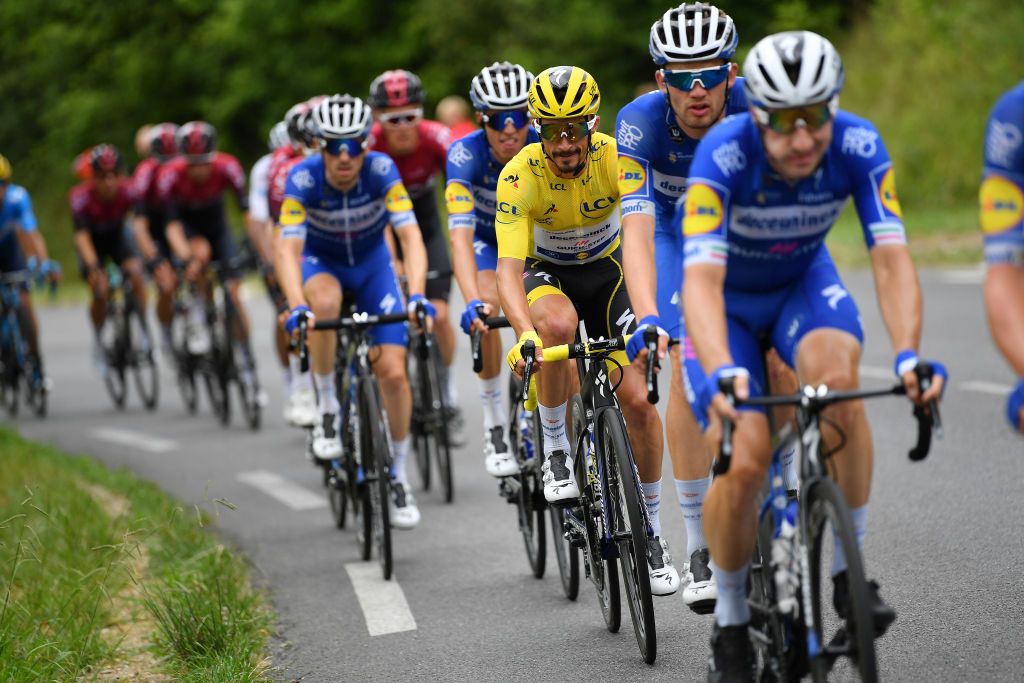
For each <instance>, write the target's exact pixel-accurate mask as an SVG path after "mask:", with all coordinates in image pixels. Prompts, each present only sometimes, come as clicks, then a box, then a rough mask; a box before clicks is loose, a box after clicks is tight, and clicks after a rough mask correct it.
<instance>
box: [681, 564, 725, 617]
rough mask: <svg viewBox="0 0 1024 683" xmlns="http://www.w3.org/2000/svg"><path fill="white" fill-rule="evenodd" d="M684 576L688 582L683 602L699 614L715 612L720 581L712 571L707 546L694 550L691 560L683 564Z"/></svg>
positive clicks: (684, 590)
mask: <svg viewBox="0 0 1024 683" xmlns="http://www.w3.org/2000/svg"><path fill="white" fill-rule="evenodd" d="M683 576H684V580H685V583H686V588H684V589H683V602H685V603H686V606H687V607H689V608H690V609H691V610H693V611H694V612H696V613H697V614H710V613H711V612H714V611H715V603H716V602H717V601H718V583H717V582H716V581H715V577H714V575H712V573H711V567H710V566H709V558H708V550H707V548H700V549H698V550H695V551H693V555H691V556H690V561H689V562H687V563H686V564H685V565H683Z"/></svg>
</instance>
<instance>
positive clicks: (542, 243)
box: [494, 133, 620, 265]
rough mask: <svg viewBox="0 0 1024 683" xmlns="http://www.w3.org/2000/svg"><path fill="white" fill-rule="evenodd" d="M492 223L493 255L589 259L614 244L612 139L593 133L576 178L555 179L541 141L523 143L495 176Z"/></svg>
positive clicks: (616, 194)
mask: <svg viewBox="0 0 1024 683" xmlns="http://www.w3.org/2000/svg"><path fill="white" fill-rule="evenodd" d="M497 203H498V208H497V214H496V215H495V220H494V227H495V232H496V233H497V237H498V257H499V258H501V257H510V258H517V259H523V260H524V261H525V260H526V259H527V258H538V259H541V260H543V261H548V262H550V263H557V264H561V265H572V264H583V263H591V262H593V261H596V260H597V259H599V258H601V257H603V256H607V255H608V254H610V253H612V252H613V251H615V249H616V248H617V247H618V246H619V226H620V218H619V186H618V153H617V151H616V148H615V138H612V137H610V136H608V135H604V134H603V133H594V135H593V136H592V137H591V140H590V162H589V163H588V164H587V168H586V170H585V171H584V172H583V174H582V175H580V176H579V177H577V178H559V177H558V176H556V175H555V174H554V173H553V172H552V171H551V168H550V167H549V166H548V163H547V159H545V157H544V150H543V149H542V148H541V143H539V142H535V143H533V144H531V145H527V146H526V147H524V148H523V149H522V150H521V151H520V152H519V154H517V155H516V156H515V157H513V159H512V161H510V162H508V164H506V165H505V168H504V170H502V172H501V178H500V179H499V180H498V196H497Z"/></svg>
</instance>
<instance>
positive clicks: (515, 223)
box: [494, 157, 537, 338]
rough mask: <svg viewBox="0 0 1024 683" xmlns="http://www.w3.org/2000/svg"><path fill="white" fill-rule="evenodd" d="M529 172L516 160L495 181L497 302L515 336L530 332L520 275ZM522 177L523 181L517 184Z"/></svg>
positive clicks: (530, 194)
mask: <svg viewBox="0 0 1024 683" xmlns="http://www.w3.org/2000/svg"><path fill="white" fill-rule="evenodd" d="M531 176H532V172H531V171H529V170H528V168H527V167H526V164H525V163H523V162H522V160H521V158H520V157H516V158H514V159H513V160H512V161H510V162H509V163H508V164H506V165H505V168H504V170H502V172H501V174H500V177H501V178H502V180H499V181H498V189H497V197H496V199H497V212H496V213H495V216H494V232H495V234H496V235H497V238H498V270H497V277H498V298H499V299H501V308H502V310H503V311H504V312H505V317H506V318H508V321H509V323H510V324H511V325H512V329H514V330H515V331H516V336H518V337H520V338H521V337H522V336H523V332H533V331H535V330H534V326H533V321H532V320H531V318H530V305H529V303H528V302H527V300H526V289H525V287H524V286H523V271H524V269H525V262H526V259H527V258H528V257H529V256H530V234H531V230H532V229H533V226H532V219H531V217H530V213H531V209H532V207H533V205H534V204H535V203H536V201H537V199H536V193H535V188H534V183H533V180H532V178H531ZM520 177H522V178H523V181H522V182H519V178H520Z"/></svg>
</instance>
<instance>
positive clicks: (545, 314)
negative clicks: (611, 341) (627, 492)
mask: <svg viewBox="0 0 1024 683" xmlns="http://www.w3.org/2000/svg"><path fill="white" fill-rule="evenodd" d="M535 291H536V290H535ZM530 318H531V319H532V321H533V325H534V329H536V330H537V334H539V335H540V338H541V342H542V343H543V345H544V346H556V345H558V344H569V343H571V342H572V341H573V339H574V338H575V336H576V328H577V326H578V325H579V321H578V318H577V316H576V309H575V308H574V307H573V304H572V302H571V301H569V299H568V298H567V297H566V296H565V295H564V294H562V293H561V292H558V291H557V290H556V289H554V288H553V287H552V288H551V290H550V291H548V294H547V295H542V296H540V297H539V298H536V299H531V301H530ZM572 370H573V366H572V364H571V363H570V362H569V361H558V362H556V363H544V365H543V366H542V367H541V370H540V371H539V372H538V373H537V374H536V378H537V380H536V381H537V398H538V406H537V409H538V410H539V411H540V418H541V425H542V428H543V430H544V455H545V457H547V456H550V455H551V453H552V452H554V451H556V450H561V451H565V452H566V453H568V452H569V451H570V447H569V439H568V437H567V435H566V429H565V419H566V415H565V410H566V406H567V404H568V395H569V387H570V375H571V373H572Z"/></svg>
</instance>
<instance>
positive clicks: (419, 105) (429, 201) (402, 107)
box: [367, 69, 458, 431]
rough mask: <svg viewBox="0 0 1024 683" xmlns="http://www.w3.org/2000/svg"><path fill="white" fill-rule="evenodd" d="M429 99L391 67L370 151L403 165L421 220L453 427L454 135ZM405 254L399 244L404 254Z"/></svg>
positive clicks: (377, 97) (378, 96)
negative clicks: (444, 214)
mask: <svg viewBox="0 0 1024 683" xmlns="http://www.w3.org/2000/svg"><path fill="white" fill-rule="evenodd" d="M425 99H426V93H425V92H424V90H423V84H422V83H421V82H420V79H419V77H418V76H417V75H416V74H414V73H412V72H411V71H406V70H404V69H396V70H393V71H385V72H384V73H382V74H381V75H380V76H377V78H375V79H373V83H371V84H370V97H369V99H368V100H367V102H368V103H369V105H370V106H371V107H372V108H373V114H374V118H375V119H376V122H375V123H374V124H373V129H372V131H371V133H370V139H371V145H370V149H372V150H374V151H377V152H384V153H385V154H387V155H388V156H390V157H391V158H392V159H393V160H394V162H395V164H396V165H397V166H398V173H399V175H400V176H401V178H402V183H403V184H404V185H405V187H406V189H407V190H408V191H409V196H410V197H411V198H412V205H413V209H414V210H415V211H416V223H417V224H418V225H419V226H420V230H421V231H422V233H423V243H424V244H425V245H426V247H427V259H428V261H429V276H428V278H427V298H428V299H430V303H431V304H432V305H433V306H434V308H435V309H437V321H436V324H435V325H434V333H435V334H436V335H437V343H438V349H439V350H440V351H441V364H442V365H443V366H444V368H445V375H446V376H445V378H444V381H442V382H441V387H442V391H443V392H444V393H445V404H446V405H447V406H448V409H449V411H451V412H452V415H453V418H455V419H454V420H453V421H452V422H450V423H449V428H450V431H451V428H453V427H456V426H457V423H458V419H457V418H458V415H457V414H456V413H457V409H456V408H455V406H456V404H457V402H458V393H457V391H456V389H455V378H454V377H453V376H452V374H451V371H450V368H451V365H452V361H453V360H454V358H455V331H454V329H453V328H452V325H451V322H449V320H448V297H449V295H450V294H451V289H452V266H451V261H450V260H449V257H448V244H447V242H446V240H445V235H444V232H443V231H442V230H441V219H440V217H439V216H438V212H437V196H436V194H435V178H436V177H437V174H438V173H443V172H444V169H445V163H446V162H447V155H448V146H449V145H450V143H451V136H450V133H449V132H448V129H447V128H446V127H445V126H443V125H442V124H440V123H438V122H437V121H430V120H426V119H424V118H423V102H424V100H425ZM401 253H402V252H401V245H399V248H398V256H399V258H401Z"/></svg>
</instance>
